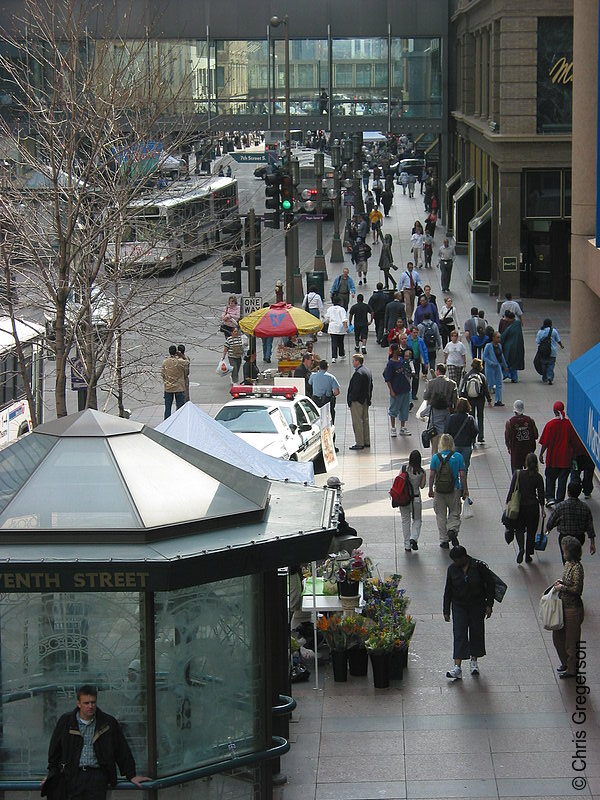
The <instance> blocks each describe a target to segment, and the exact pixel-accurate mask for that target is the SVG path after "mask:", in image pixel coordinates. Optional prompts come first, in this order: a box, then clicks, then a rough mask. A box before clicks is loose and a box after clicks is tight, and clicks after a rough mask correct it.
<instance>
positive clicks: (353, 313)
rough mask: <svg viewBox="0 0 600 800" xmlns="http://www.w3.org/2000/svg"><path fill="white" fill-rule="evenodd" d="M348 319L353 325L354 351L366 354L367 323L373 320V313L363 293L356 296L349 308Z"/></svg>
mask: <svg viewBox="0 0 600 800" xmlns="http://www.w3.org/2000/svg"><path fill="white" fill-rule="evenodd" d="M348 321H349V323H350V325H354V343H355V348H354V349H355V352H357V353H360V352H362V353H363V354H364V355H366V353H367V337H368V335H369V325H370V324H371V323H372V322H373V314H372V313H371V309H370V308H369V305H368V303H365V298H364V295H362V294H359V295H357V296H356V303H354V305H353V306H352V307H351V308H350V312H349V314H348Z"/></svg>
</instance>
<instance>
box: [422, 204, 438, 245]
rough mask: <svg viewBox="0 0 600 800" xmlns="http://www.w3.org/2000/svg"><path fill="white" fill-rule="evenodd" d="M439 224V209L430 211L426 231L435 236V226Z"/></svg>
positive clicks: (426, 220)
mask: <svg viewBox="0 0 600 800" xmlns="http://www.w3.org/2000/svg"><path fill="white" fill-rule="evenodd" d="M436 225H437V211H434V210H432V211H430V212H429V214H428V215H427V216H426V217H425V233H428V234H429V235H430V236H431V238H432V239H433V238H434V237H435V226H436Z"/></svg>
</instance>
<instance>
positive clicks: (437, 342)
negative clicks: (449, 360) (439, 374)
mask: <svg viewBox="0 0 600 800" xmlns="http://www.w3.org/2000/svg"><path fill="white" fill-rule="evenodd" d="M417 330H418V331H419V336H420V337H422V339H423V341H424V342H425V347H426V348H427V358H428V359H429V368H430V370H432V371H433V370H435V362H436V359H437V351H438V350H440V349H441V347H442V337H441V336H440V330H439V328H438V326H437V325H436V324H435V322H434V321H433V320H432V319H431V313H430V312H429V311H426V312H425V316H424V319H423V322H422V323H421V324H420V325H419V326H418V327H417Z"/></svg>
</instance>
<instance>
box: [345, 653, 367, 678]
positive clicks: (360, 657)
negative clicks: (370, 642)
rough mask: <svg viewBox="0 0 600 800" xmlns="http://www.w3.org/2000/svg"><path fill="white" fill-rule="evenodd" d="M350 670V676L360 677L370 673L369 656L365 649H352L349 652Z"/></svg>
mask: <svg viewBox="0 0 600 800" xmlns="http://www.w3.org/2000/svg"><path fill="white" fill-rule="evenodd" d="M348 670H349V672H350V675H354V677H360V676H363V675H366V674H367V672H368V671H369V654H368V653H367V651H366V650H365V648H364V647H352V648H351V649H350V650H348Z"/></svg>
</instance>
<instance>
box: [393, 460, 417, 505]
mask: <svg viewBox="0 0 600 800" xmlns="http://www.w3.org/2000/svg"><path fill="white" fill-rule="evenodd" d="M414 496H415V493H414V490H413V487H412V483H411V482H410V481H409V479H408V474H407V472H406V465H404V466H403V467H402V470H401V471H400V472H399V473H398V474H397V475H396V477H395V478H394V483H393V484H392V488H391V489H390V497H391V498H392V508H398V507H399V506H407V505H409V504H410V503H412V501H413V498H414Z"/></svg>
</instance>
